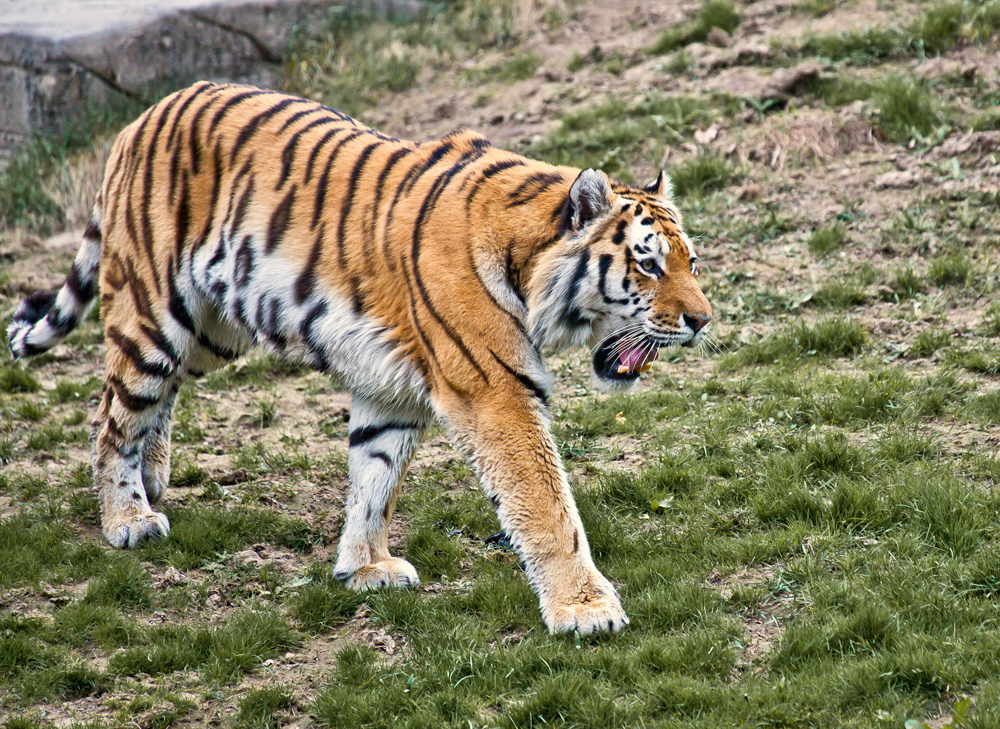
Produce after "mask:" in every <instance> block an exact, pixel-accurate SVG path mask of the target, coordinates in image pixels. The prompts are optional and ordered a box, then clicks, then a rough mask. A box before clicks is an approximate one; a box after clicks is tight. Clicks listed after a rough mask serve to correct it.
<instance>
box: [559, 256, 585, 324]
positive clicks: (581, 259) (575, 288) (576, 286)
mask: <svg viewBox="0 0 1000 729" xmlns="http://www.w3.org/2000/svg"><path fill="white" fill-rule="evenodd" d="M588 263H590V249H589V248H584V249H583V250H582V251H580V253H579V254H578V256H577V263H576V268H575V269H574V270H573V277H572V278H571V279H570V280H569V286H568V287H567V288H566V300H565V302H564V303H563V311H566V312H568V311H569V309H570V308H571V307H573V308H575V303H574V302H575V300H576V295H577V294H578V293H580V283H581V282H582V281H583V278H584V276H586V275H587V264H588Z"/></svg>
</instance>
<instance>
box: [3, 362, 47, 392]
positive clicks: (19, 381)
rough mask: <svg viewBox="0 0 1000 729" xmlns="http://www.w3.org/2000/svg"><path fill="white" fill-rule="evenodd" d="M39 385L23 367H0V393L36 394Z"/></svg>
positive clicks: (13, 365) (14, 365) (10, 365)
mask: <svg viewBox="0 0 1000 729" xmlns="http://www.w3.org/2000/svg"><path fill="white" fill-rule="evenodd" d="M39 389H41V385H40V384H38V380H36V379H35V377H34V375H32V374H31V373H30V372H28V371H27V370H26V369H24V367H23V366H20V365H16V364H8V365H4V366H2V367H0V392H38V390H39Z"/></svg>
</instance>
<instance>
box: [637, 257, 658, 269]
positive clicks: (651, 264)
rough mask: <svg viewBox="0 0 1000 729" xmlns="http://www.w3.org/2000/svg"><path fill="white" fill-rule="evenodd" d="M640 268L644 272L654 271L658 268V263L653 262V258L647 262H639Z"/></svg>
mask: <svg viewBox="0 0 1000 729" xmlns="http://www.w3.org/2000/svg"><path fill="white" fill-rule="evenodd" d="M639 267H640V268H641V269H642V270H643V271H652V270H653V269H654V268H656V263H655V262H654V261H653V259H652V258H647V259H646V260H645V261H639Z"/></svg>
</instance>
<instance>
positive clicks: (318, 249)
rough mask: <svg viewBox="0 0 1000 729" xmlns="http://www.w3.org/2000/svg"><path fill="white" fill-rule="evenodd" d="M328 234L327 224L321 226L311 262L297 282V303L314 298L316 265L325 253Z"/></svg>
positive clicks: (314, 244)
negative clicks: (325, 240) (324, 241)
mask: <svg viewBox="0 0 1000 729" xmlns="http://www.w3.org/2000/svg"><path fill="white" fill-rule="evenodd" d="M325 234H326V223H322V224H321V225H320V226H319V233H317V234H316V241H315V242H314V243H313V247H312V250H311V251H310V252H309V260H308V261H306V267H305V268H304V269H302V273H300V274H299V277H298V278H297V279H296V280H295V303H296V304H301V303H302V302H303V301H305V300H306V299H308V298H309V297H310V296H312V292H313V288H314V287H315V286H316V264H317V263H318V262H319V257H320V255H321V254H322V252H323V236H324V235H325Z"/></svg>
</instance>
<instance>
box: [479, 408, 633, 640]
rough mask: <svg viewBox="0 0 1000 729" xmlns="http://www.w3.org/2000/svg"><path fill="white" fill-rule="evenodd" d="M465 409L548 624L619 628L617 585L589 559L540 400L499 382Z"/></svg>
mask: <svg viewBox="0 0 1000 729" xmlns="http://www.w3.org/2000/svg"><path fill="white" fill-rule="evenodd" d="M518 394H519V395H520V393H518ZM468 415H469V416H470V417H471V418H474V421H473V423H470V425H472V428H471V429H470V430H471V431H472V432H467V433H466V434H465V436H466V437H468V438H469V439H470V440H471V441H472V443H471V446H472V450H473V455H474V460H475V463H476V465H477V467H478V469H479V472H480V478H481V480H482V483H483V488H484V489H485V491H486V493H487V495H488V496H489V497H490V500H491V501H492V502H493V504H494V506H495V507H496V510H497V515H498V516H499V518H500V523H501V525H502V526H503V528H504V530H505V531H506V533H507V535H508V536H509V537H510V540H511V543H512V544H513V546H514V547H515V549H517V551H518V552H519V553H520V555H521V557H522V558H523V559H524V562H525V569H526V571H527V574H528V580H529V581H530V582H531V585H532V587H533V588H534V590H535V592H537V593H538V597H539V600H540V602H541V610H542V617H543V619H544V620H545V624H546V625H547V626H548V628H549V630H550V631H552V632H553V633H560V632H568V631H573V630H578V631H580V634H581V635H587V634H590V633H596V632H601V631H610V632H614V633H616V632H618V631H619V630H621V629H622V628H623V627H624V626H625V625H627V624H628V622H629V620H628V617H627V616H626V615H625V611H624V610H623V609H622V606H621V601H620V600H619V598H618V591H617V590H615V588H614V586H613V585H612V584H611V582H610V581H609V580H608V579H607V578H606V577H605V576H604V575H602V574H601V573H600V571H598V569H597V567H595V566H594V562H593V560H592V559H591V556H590V547H589V545H588V543H587V536H586V534H585V533H584V530H583V524H582V522H581V521H580V516H579V514H578V513H577V510H576V504H575V502H574V501H573V495H572V493H571V492H570V488H569V482H568V481H567V479H566V474H565V472H564V471H563V468H562V463H561V461H560V459H559V455H558V453H557V452H556V448H555V443H554V442H553V440H552V436H551V434H550V433H549V426H548V418H547V416H546V414H545V412H544V410H543V409H542V406H541V404H540V403H538V402H537V401H535V400H534V399H532V398H530V397H526V396H524V395H521V396H520V397H518V395H515V394H513V393H511V392H509V391H508V392H506V393H504V392H503V390H502V389H501V390H499V391H496V392H493V393H491V394H490V395H489V402H488V403H480V406H479V408H477V412H476V413H475V414H472V413H469V414H468ZM466 422H468V421H466ZM463 439H464V438H463Z"/></svg>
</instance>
